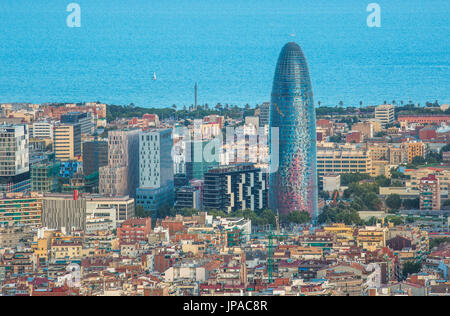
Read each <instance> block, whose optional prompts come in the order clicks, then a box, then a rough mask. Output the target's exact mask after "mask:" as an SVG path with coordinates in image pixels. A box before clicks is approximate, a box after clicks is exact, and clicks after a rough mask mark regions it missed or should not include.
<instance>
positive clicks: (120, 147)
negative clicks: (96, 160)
mask: <svg viewBox="0 0 450 316" xmlns="http://www.w3.org/2000/svg"><path fill="white" fill-rule="evenodd" d="M99 172H100V177H99V192H100V194H105V195H110V196H122V195H129V196H131V197H134V196H135V194H136V188H137V186H138V184H139V173H138V172H139V130H122V131H110V132H109V133H108V165H107V166H105V167H101V168H100V171H99Z"/></svg>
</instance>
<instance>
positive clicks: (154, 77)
mask: <svg viewBox="0 0 450 316" xmlns="http://www.w3.org/2000/svg"><path fill="white" fill-rule="evenodd" d="M153 80H156V72H154V73H153Z"/></svg>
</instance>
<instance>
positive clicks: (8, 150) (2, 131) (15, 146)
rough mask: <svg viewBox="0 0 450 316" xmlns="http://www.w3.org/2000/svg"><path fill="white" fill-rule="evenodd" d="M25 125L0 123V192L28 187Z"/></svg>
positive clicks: (17, 190) (28, 175) (27, 137)
mask: <svg viewBox="0 0 450 316" xmlns="http://www.w3.org/2000/svg"><path fill="white" fill-rule="evenodd" d="M28 144H29V134H28V126H27V125H0V192H21V191H28V190H29V189H30V186H31V185H30V166H29V148H28Z"/></svg>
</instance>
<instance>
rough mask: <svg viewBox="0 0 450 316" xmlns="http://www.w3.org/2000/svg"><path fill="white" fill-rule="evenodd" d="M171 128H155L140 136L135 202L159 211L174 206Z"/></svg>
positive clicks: (153, 210)
mask: <svg viewBox="0 0 450 316" xmlns="http://www.w3.org/2000/svg"><path fill="white" fill-rule="evenodd" d="M172 146H173V140H172V130H171V129H154V130H149V131H144V132H141V133H140V135H139V188H138V189H137V190H136V204H138V205H142V206H143V207H144V208H145V209H146V210H147V211H151V212H156V211H157V210H158V209H159V208H160V207H161V206H163V205H165V204H166V205H168V206H172V205H173V200H174V179H173V161H172Z"/></svg>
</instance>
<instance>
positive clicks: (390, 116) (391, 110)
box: [375, 104, 395, 128]
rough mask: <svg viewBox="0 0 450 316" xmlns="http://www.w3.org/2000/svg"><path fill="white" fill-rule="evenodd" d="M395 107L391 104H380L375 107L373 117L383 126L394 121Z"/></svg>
mask: <svg viewBox="0 0 450 316" xmlns="http://www.w3.org/2000/svg"><path fill="white" fill-rule="evenodd" d="M394 115H395V107H394V106H393V105H392V104H381V105H379V106H377V107H376V108H375V119H376V120H378V121H379V122H380V123H381V126H382V127H383V128H384V127H386V125H388V124H392V123H394V120H395V117H394Z"/></svg>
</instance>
